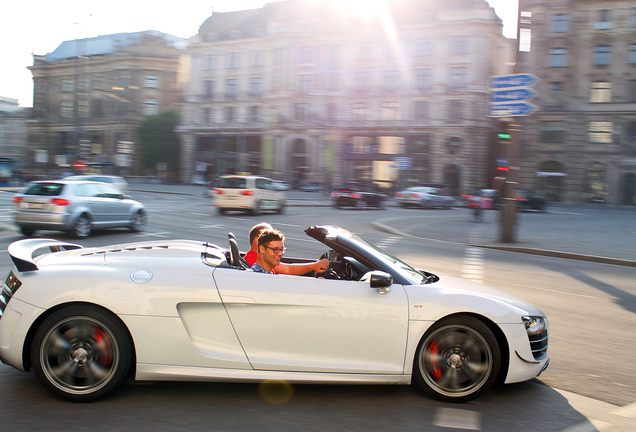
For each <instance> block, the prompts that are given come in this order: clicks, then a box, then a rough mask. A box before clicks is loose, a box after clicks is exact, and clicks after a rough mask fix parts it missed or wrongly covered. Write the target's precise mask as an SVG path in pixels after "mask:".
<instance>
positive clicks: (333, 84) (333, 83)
mask: <svg viewBox="0 0 636 432" xmlns="http://www.w3.org/2000/svg"><path fill="white" fill-rule="evenodd" d="M339 80H340V76H339V74H338V72H329V76H328V78H327V89H329V90H338V81H339Z"/></svg>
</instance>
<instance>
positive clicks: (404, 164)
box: [393, 157, 413, 170]
mask: <svg viewBox="0 0 636 432" xmlns="http://www.w3.org/2000/svg"><path fill="white" fill-rule="evenodd" d="M393 162H394V163H395V165H396V167H397V169H401V170H406V169H411V167H412V165H413V159H412V158H410V157H396V158H394V159H393Z"/></svg>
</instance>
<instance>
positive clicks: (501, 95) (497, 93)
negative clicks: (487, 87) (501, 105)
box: [490, 87, 539, 103]
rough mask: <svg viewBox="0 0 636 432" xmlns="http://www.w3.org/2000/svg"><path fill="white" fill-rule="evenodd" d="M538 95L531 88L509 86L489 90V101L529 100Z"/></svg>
mask: <svg viewBox="0 0 636 432" xmlns="http://www.w3.org/2000/svg"><path fill="white" fill-rule="evenodd" d="M538 95H539V93H537V92H536V91H535V90H533V89H531V88H524V87H521V88H509V89H505V90H491V91H490V102H494V103H497V102H519V101H531V100H532V99H534V98H536V97H537V96H538Z"/></svg>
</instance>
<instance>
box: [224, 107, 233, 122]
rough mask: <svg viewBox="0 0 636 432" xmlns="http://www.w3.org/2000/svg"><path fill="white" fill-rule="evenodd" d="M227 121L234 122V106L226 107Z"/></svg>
mask: <svg viewBox="0 0 636 432" xmlns="http://www.w3.org/2000/svg"><path fill="white" fill-rule="evenodd" d="M225 123H234V107H225Z"/></svg>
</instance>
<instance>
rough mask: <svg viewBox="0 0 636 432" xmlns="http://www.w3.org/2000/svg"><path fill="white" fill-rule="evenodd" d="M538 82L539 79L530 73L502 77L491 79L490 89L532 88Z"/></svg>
mask: <svg viewBox="0 0 636 432" xmlns="http://www.w3.org/2000/svg"><path fill="white" fill-rule="evenodd" d="M538 82H539V78H537V77H536V76H535V75H532V74H530V73H521V74H513V75H501V76H494V77H490V88H491V89H504V88H511V87H532V86H533V85H535V84H536V83H538Z"/></svg>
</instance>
